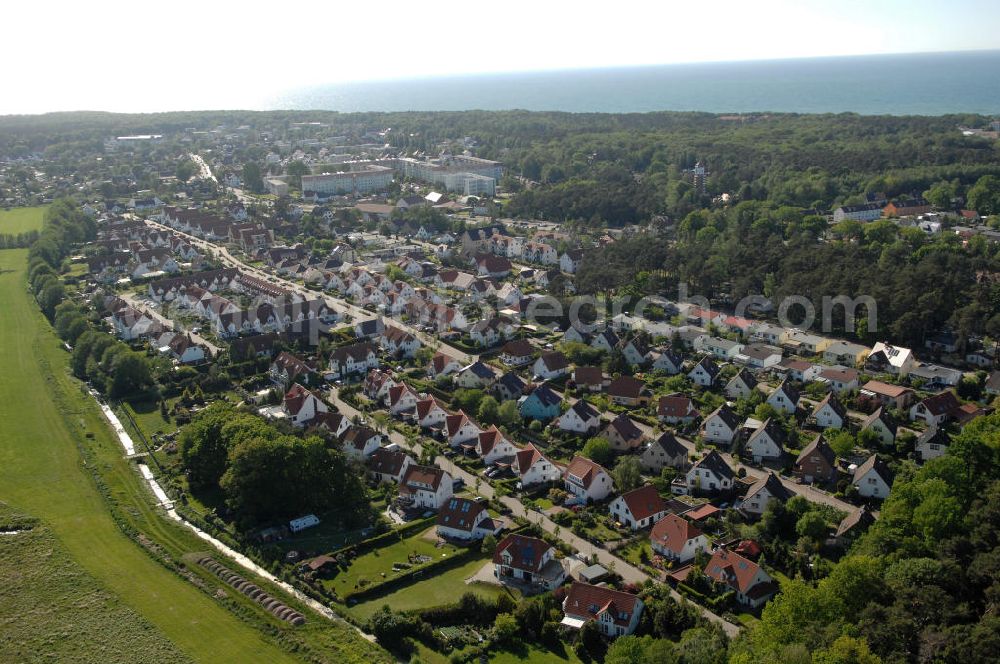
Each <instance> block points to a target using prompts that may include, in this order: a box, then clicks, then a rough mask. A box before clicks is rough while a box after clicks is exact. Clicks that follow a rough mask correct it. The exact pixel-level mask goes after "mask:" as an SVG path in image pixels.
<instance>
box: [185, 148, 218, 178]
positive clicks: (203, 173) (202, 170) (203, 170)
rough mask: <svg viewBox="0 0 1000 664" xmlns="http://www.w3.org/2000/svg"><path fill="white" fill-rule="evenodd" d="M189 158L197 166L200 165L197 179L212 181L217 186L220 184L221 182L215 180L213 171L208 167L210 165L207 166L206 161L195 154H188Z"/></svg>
mask: <svg viewBox="0 0 1000 664" xmlns="http://www.w3.org/2000/svg"><path fill="white" fill-rule="evenodd" d="M188 156H189V157H191V161H193V162H194V163H195V164H197V165H198V170H199V173H198V175H197V176H195V177H197V178H199V179H202V180H211V181H212V182H214V183H216V184H218V183H219V181H218V180H216V179H215V176H214V175H212V169H211V168H209V167H208V164H206V163H205V160H204V159H202V158H201V155H196V154H195V153H193V152H191V153H188Z"/></svg>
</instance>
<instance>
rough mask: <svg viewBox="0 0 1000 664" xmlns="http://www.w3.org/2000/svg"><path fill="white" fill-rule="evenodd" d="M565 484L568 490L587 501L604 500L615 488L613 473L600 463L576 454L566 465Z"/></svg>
mask: <svg viewBox="0 0 1000 664" xmlns="http://www.w3.org/2000/svg"><path fill="white" fill-rule="evenodd" d="M563 484H564V487H565V489H566V491H568V492H570V493H571V494H573V495H574V496H576V497H577V498H579V499H580V500H582V501H583V502H585V503H586V502H596V501H599V500H604V499H605V498H607V497H608V496H609V495H611V492H612V491H613V489H614V486H613V483H612V481H611V474H610V473H608V471H607V470H605V469H604V468H603V467H602V466H601V465H600V464H598V463H596V462H594V461H591V460H590V459H588V458H586V457H583V456H580V455H577V456H574V457H573V459H572V461H570V462H569V465H568V466H567V467H566V470H565V472H564V473H563Z"/></svg>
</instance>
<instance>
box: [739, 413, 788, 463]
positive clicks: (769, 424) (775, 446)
mask: <svg viewBox="0 0 1000 664" xmlns="http://www.w3.org/2000/svg"><path fill="white" fill-rule="evenodd" d="M786 438H787V436H786V435H785V430H784V429H782V428H781V426H780V425H779V424H778V423H777V422H775V421H774V420H773V419H771V418H767V420H765V421H764V426H762V427H760V428H759V429H757V430H756V431H754V432H753V433H752V434H750V438H748V439H747V444H746V450H747V454H749V455H750V457H751V458H752V459H753V462H754V463H756V464H761V463H763V462H765V461H777V460H779V459H781V457H782V456H783V455H784V453H785V448H784V445H785V440H786Z"/></svg>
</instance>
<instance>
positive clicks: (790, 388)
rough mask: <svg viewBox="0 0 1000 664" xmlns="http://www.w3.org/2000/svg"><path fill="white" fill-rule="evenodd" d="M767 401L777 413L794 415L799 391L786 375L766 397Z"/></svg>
mask: <svg viewBox="0 0 1000 664" xmlns="http://www.w3.org/2000/svg"><path fill="white" fill-rule="evenodd" d="M767 403H769V404H770V405H771V407H773V408H774V409H775V410H776V411H778V412H779V413H784V414H785V415H794V414H795V411H796V409H797V408H798V406H799V391H798V389H797V388H796V387H795V386H794V385H792V383H791V381H790V380H788V378H787V377H786V378H785V380H783V381H781V385H778V387H777V388H775V390H774V391H773V392H771V394H769V395H768V397H767Z"/></svg>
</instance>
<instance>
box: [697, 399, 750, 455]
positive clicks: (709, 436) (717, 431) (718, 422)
mask: <svg viewBox="0 0 1000 664" xmlns="http://www.w3.org/2000/svg"><path fill="white" fill-rule="evenodd" d="M739 428H740V420H739V416H738V415H737V414H736V412H735V411H734V410H733V409H732V408H730V407H729V406H728V405H726V404H722V405H721V406H719V407H718V408H716V409H715V410H714V411H712V413H711V414H710V415H709V416H708V417H706V418H705V421H704V422H702V424H701V435H702V436H703V437H704V438H705V440H706V441H708V442H710V443H716V444H719V445H731V444H732V442H733V439H734V438H735V437H736V433H737V431H739Z"/></svg>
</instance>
